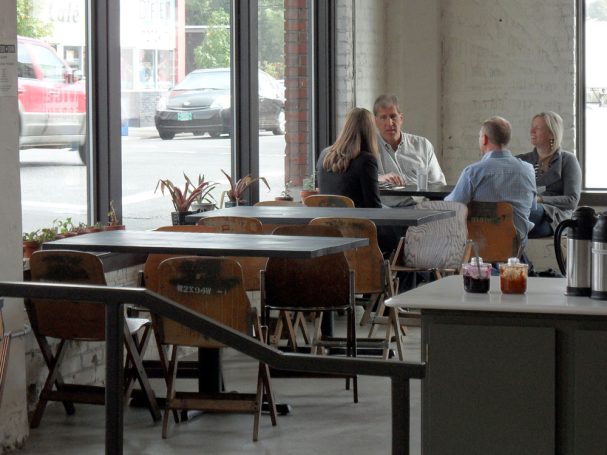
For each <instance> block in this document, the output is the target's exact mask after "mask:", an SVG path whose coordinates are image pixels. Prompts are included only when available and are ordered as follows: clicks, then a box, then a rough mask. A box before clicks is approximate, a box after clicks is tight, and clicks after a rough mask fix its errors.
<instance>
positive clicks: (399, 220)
mask: <svg viewBox="0 0 607 455" xmlns="http://www.w3.org/2000/svg"><path fill="white" fill-rule="evenodd" d="M214 216H248V217H252V218H257V219H258V220H259V221H261V222H262V223H264V224H266V223H267V224H307V223H309V222H310V221H311V220H313V219H314V218H323V217H341V218H366V219H369V220H371V221H373V222H374V223H375V224H376V225H377V226H419V225H422V224H426V223H429V222H431V221H436V220H442V219H445V218H451V217H453V216H455V212H454V211H453V210H428V209H406V208H372V209H371V208H341V207H305V206H302V207H282V206H281V207H275V206H242V205H241V206H238V207H230V208H226V209H220V210H211V211H209V212H200V213H194V214H192V215H188V216H187V218H186V220H187V221H188V222H189V223H192V224H195V223H196V222H197V221H198V220H199V219H200V218H207V217H214Z"/></svg>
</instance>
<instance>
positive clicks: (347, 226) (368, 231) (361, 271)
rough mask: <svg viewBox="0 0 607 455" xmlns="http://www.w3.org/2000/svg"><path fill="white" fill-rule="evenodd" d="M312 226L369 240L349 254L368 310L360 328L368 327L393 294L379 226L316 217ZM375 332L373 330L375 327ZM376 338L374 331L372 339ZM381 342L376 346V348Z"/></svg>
mask: <svg viewBox="0 0 607 455" xmlns="http://www.w3.org/2000/svg"><path fill="white" fill-rule="evenodd" d="M310 224H311V225H324V226H332V227H335V228H337V229H339V231H340V232H341V234H342V236H343V237H366V238H367V239H369V245H367V246H365V247H361V248H356V249H355V250H349V251H346V252H345V255H346V258H347V260H348V263H349V264H350V268H351V269H352V270H353V271H354V274H355V277H356V279H355V283H356V285H355V288H356V294H357V296H359V297H358V299H357V303H358V304H360V305H362V306H364V307H365V312H364V314H363V317H362V318H361V320H360V325H364V324H366V323H367V322H368V321H369V320H370V318H371V314H372V312H373V310H374V309H377V308H380V306H381V305H382V303H383V301H384V299H385V298H388V297H390V296H391V295H392V289H391V286H390V278H391V274H390V270H389V263H388V261H387V260H385V259H384V257H383V255H382V253H381V250H380V249H379V244H378V243H377V228H376V226H375V223H374V222H373V221H371V220H368V219H363V218H335V217H326V218H315V219H313V220H311V221H310ZM371 329H373V327H371ZM371 335H372V332H371V330H370V331H369V336H371ZM397 341H398V342H397V348H398V352H399V355H400V356H401V358H402V346H401V344H400V340H397ZM376 344H377V343H375V345H376ZM389 353H390V338H387V337H386V338H384V341H383V357H384V358H388V356H389Z"/></svg>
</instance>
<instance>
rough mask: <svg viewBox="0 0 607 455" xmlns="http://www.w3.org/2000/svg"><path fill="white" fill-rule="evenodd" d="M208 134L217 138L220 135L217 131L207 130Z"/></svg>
mask: <svg viewBox="0 0 607 455" xmlns="http://www.w3.org/2000/svg"><path fill="white" fill-rule="evenodd" d="M209 136H211V137H212V138H215V139H217V138H218V137H219V136H221V133H220V132H219V131H209Z"/></svg>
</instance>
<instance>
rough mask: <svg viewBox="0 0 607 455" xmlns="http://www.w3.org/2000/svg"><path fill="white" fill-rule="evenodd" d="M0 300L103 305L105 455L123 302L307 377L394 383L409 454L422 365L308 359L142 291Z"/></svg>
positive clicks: (22, 285) (403, 446)
mask: <svg viewBox="0 0 607 455" xmlns="http://www.w3.org/2000/svg"><path fill="white" fill-rule="evenodd" d="M0 296H4V297H21V298H44V299H52V300H61V299H68V300H86V301H92V302H99V303H103V304H105V306H106V388H105V394H106V401H105V402H106V410H105V415H106V430H105V432H106V436H105V452H106V454H112V455H114V454H122V443H123V399H122V394H121V390H122V381H123V368H124V363H123V356H124V352H123V346H122V337H123V333H122V330H123V325H124V313H123V311H122V305H123V304H125V303H129V304H136V305H140V306H143V307H146V308H147V309H149V310H150V311H151V312H153V313H156V314H159V315H161V316H164V317H166V318H169V319H173V320H175V321H177V322H179V323H180V324H183V325H185V326H187V327H189V328H190V329H192V330H195V331H197V332H199V333H203V334H204V335H205V336H207V337H209V338H212V339H214V340H216V341H218V342H220V343H223V344H225V345H227V346H229V347H231V348H233V349H235V350H237V351H239V352H242V353H243V354H246V355H248V356H250V357H253V358H254V359H257V360H259V361H261V362H264V363H267V364H268V365H269V366H271V367H273V368H277V369H281V370H290V371H300V372H310V373H339V374H350V375H353V374H360V375H367V376H384V377H390V378H391V380H392V388H391V390H392V393H391V395H392V454H393V455H406V454H408V453H409V392H410V391H409V379H422V378H423V377H424V374H425V364H424V363H405V362H395V361H385V360H375V359H360V358H351V357H350V358H345V357H330V356H322V357H321V356H312V355H305V354H291V353H284V352H281V351H279V350H278V349H276V348H273V347H271V346H268V345H266V344H264V343H262V342H260V341H258V340H256V339H254V338H252V337H249V336H247V335H245V334H242V333H241V332H238V331H236V330H234V329H232V328H230V327H227V326H224V325H222V324H219V323H217V322H215V321H214V320H212V319H210V318H208V317H206V316H203V315H201V314H199V313H197V312H195V311H192V310H190V309H189V308H186V307H184V306H182V305H180V304H178V303H176V302H174V301H172V300H170V299H167V298H165V297H162V296H161V295H159V294H156V293H155V292H152V291H149V290H147V289H144V288H128V287H113V286H94V285H78V284H63V283H62V284H55V283H35V282H15V281H2V282H0Z"/></svg>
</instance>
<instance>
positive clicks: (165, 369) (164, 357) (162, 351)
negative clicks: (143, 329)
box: [154, 336, 179, 423]
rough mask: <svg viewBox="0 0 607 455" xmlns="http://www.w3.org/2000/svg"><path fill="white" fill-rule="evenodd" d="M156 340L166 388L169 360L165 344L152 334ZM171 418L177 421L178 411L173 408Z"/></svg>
mask: <svg viewBox="0 0 607 455" xmlns="http://www.w3.org/2000/svg"><path fill="white" fill-rule="evenodd" d="M154 339H155V340H156V348H157V349H158V359H159V361H160V367H161V368H162V376H163V377H164V383H165V387H166V388H167V389H168V386H169V361H168V360H167V352H166V349H165V346H164V345H163V344H162V343H160V341H159V340H158V337H157V336H154ZM173 419H174V420H175V423H179V413H178V412H177V410H175V409H173Z"/></svg>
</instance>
